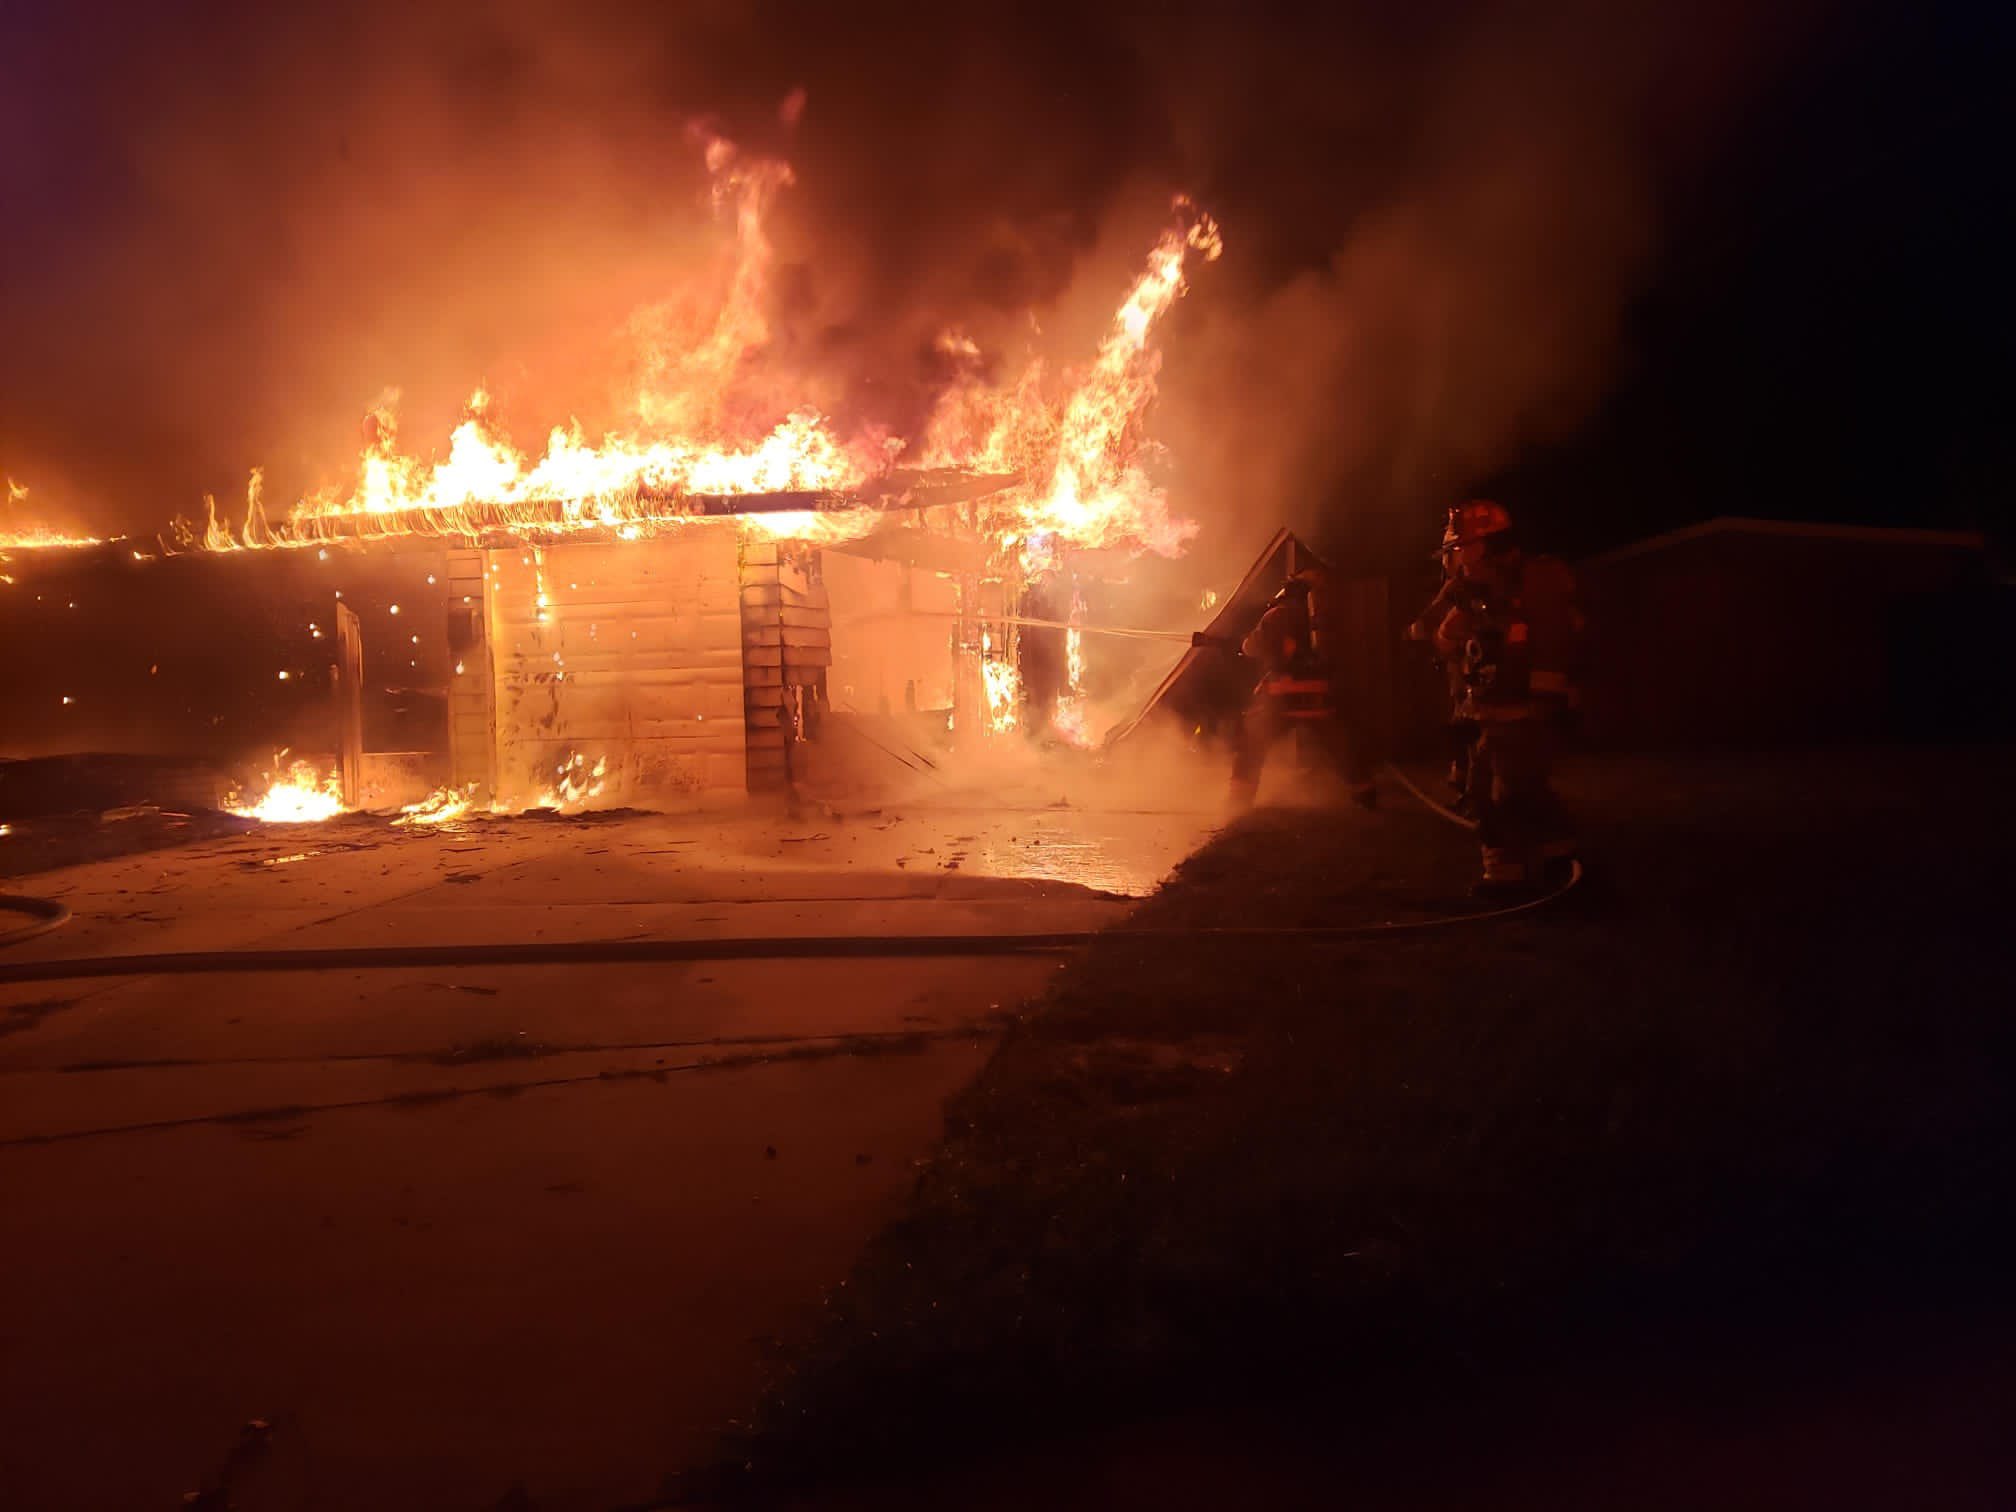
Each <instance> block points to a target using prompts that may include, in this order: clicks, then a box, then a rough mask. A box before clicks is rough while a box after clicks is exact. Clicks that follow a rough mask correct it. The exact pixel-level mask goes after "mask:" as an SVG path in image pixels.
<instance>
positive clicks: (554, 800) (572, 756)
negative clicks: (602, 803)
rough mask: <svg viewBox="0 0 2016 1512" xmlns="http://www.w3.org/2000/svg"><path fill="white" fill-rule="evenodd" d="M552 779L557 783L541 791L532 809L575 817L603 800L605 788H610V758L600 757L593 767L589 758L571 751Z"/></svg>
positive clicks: (533, 802)
mask: <svg viewBox="0 0 2016 1512" xmlns="http://www.w3.org/2000/svg"><path fill="white" fill-rule="evenodd" d="M553 775H554V778H555V780H554V781H553V782H551V783H549V784H547V785H546V786H545V787H544V788H542V789H541V790H540V792H539V796H538V797H537V798H535V799H534V800H533V801H532V804H531V807H533V808H549V809H558V810H559V811H560V812H561V813H563V814H570V813H574V812H576V811H577V810H580V809H584V808H586V807H587V806H588V805H589V804H591V803H593V802H594V801H595V800H596V799H597V798H599V797H601V796H602V790H603V788H605V787H606V786H607V785H608V783H607V778H608V775H609V758H608V757H607V756H599V757H597V758H596V760H595V764H594V765H593V766H592V767H591V766H589V764H588V758H587V757H586V756H583V755H582V754H581V753H580V752H578V751H570V752H568V754H567V756H566V758H565V759H564V760H563V761H561V763H560V764H559V765H558V766H557V767H555V768H554V769H553Z"/></svg>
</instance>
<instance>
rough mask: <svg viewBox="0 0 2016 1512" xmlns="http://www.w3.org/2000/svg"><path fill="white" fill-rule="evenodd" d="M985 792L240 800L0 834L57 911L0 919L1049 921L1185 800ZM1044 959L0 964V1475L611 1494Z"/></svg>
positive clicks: (256, 930) (135, 937) (833, 1247)
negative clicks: (865, 800)
mask: <svg viewBox="0 0 2016 1512" xmlns="http://www.w3.org/2000/svg"><path fill="white" fill-rule="evenodd" d="M993 801H994V797H993V795H984V794H977V793H976V794H971V795H966V796H965V797H964V798H963V799H962V795H960V794H959V793H957V792H954V791H949V790H941V791H936V792H934V793H933V794H932V795H930V799H929V801H928V802H918V803H913V804H910V805H907V806H905V807H902V808H900V809H899V808H889V809H886V810H873V809H870V810H861V811H857V812H854V813H852V814H847V815H842V814H840V813H837V812H834V811H832V810H825V811H822V812H819V813H817V814H816V815H815V817H813V818H810V819H805V820H796V821H791V822H786V823H779V822H775V821H767V820H764V819H762V818H759V817H756V816H750V815H742V816H726V817H709V818H695V817H692V816H684V817H678V816H657V815H633V816H624V817H616V818H610V817H605V816H589V817H586V818H580V819H574V820H552V819H547V820H541V819H513V820H495V819H491V820H482V821H478V822H475V823H472V824H470V825H468V826H466V827H463V828H460V829H451V830H439V831H433V832H427V831H419V832H414V831H407V830H396V829H393V828H391V827H389V826H388V825H387V824H386V823H385V822H384V821H382V820H367V819H346V820H337V821H333V822H331V823H329V824H325V825H320V826H307V827H299V828H290V829H284V830H282V829H272V830H267V831H264V832H261V833H257V834H253V835H250V836H246V837H242V838H237V839H232V840H225V841H216V842H211V843H207V844H202V845H198V846H192V847H188V848H185V849H181V850H175V851H167V852H160V853H155V854H151V855H142V856H133V857H128V858H124V859H120V860H114V861H105V862H100V863H96V864H93V865H89V866H81V867H76V868H72V869H69V870H66V871H62V872H56V873H48V874H44V875H42V876H38V877H35V878H32V879H28V880H27V882H26V883H25V884H22V890H27V891H33V892H37V893H41V894H44V895H49V896H56V897H60V898H62V899H63V900H64V901H66V902H67V903H68V904H69V905H70V906H71V908H72V909H73V910H75V912H76V915H77V918H76V921H75V922H74V923H73V924H72V925H70V926H69V927H68V928H66V929H64V930H61V931H59V932H57V933H55V934H53V935H50V936H46V937H44V938H42V939H39V940H36V941H33V942H31V943H29V944H27V945H23V946H17V947H15V948H13V949H12V950H10V951H8V952H7V954H6V956H5V959H6V960H8V961H14V960H24V959H32V958H37V957H58V956H61V957H70V956H77V955H89V954H110V953H124V952H137V951H153V950H199V949H201V950H214V949H229V948H233V947H241V946H252V945H260V946H269V947H270V946H284V947H332V948H336V947H344V946H355V945H365V944H371V945H380V944H393V943H406V942H411V943H496V942H506V943H516V942H526V941H559V940H608V939H631V938H637V939H658V938H679V939H684V938H705V937H709V936H737V937H740V936H749V935H790V934H863V933H899V934H910V933H950V934H967V933H990V932H997V931H1026V930H1056V929H1079V928H1090V927H1098V926H1100V925H1103V924H1105V923H1107V922H1110V921H1111V920H1113V919H1115V918H1117V917H1119V916H1120V915H1121V914H1123V913H1124V912H1125V910H1126V908H1127V907H1128V896H1127V895H1130V894H1132V895H1138V894H1140V893H1142V892H1145V891H1147V890H1148V889H1150V888H1152V886H1153V885H1154V883H1155V882H1156V881H1157V880H1158V879H1159V878H1160V877H1161V876H1162V875H1163V874H1165V873H1166V872H1167V870H1168V869H1169V868H1170V867H1171V866H1172V865H1173V864H1174V862H1175V861H1176V860H1178V859H1180V858H1181V857H1182V856H1183V855H1184V854H1186V853H1187V852H1188V851H1189V850H1190V849H1192V848H1193V847H1194V845H1195V844H1196V843H1197V841H1198V840H1199V839H1200V838H1201V836H1202V834H1203V833H1204V831H1205V829H1206V827H1207V824H1208V820H1207V818H1206V817H1204V816H1202V815H1180V814H1168V813H1143V812H1129V811H1126V810H1125V808H1124V806H1121V805H1116V804H1113V803H1110V802H1109V803H1107V804H1105V805H1104V806H1103V807H1099V808H1086V807H1083V806H1073V805H1070V804H1064V803H1060V802H1057V801H1055V800H1052V801H1050V802H1042V801H1040V795H1023V797H1022V798H1021V800H1020V802H1021V806H1020V807H1016V808H1009V809H996V808H990V807H989V806H988V805H989V804H990V803H991V802H993ZM1055 969H1056V963H1055V961H1054V960H1052V959H1048V958H1041V957H989V958H984V959H907V960H906V959H883V960H872V959H871V960H846V961H784V960H776V961H761V960H753V961H721V962H695V963H691V964H676V965H652V966H640V965H634V964H633V965H586V966H569V967H557V966H545V967H521V968H512V969H502V968H482V967H463V968H456V969H452V970H426V971H416V970H375V971H359V970H352V969H331V970H326V971H318V972H312V973H311V972H301V973H268V974H258V975H217V976H173V977H153V978H138V979H114V980H109V981H108V980H91V981H74V982H50V983H42V984H34V985H14V986H7V987H0V1089H4V1090H0V1211H4V1212H5V1213H6V1214H7V1223H6V1232H5V1238H4V1240H0V1286H4V1292H0V1295H4V1297H5V1299H6V1306H5V1308H4V1311H0V1423H4V1434H0V1504H4V1505H8V1506H19V1507H24V1508H27V1507H34V1508H38V1509H50V1512H56V1509H65V1508H80V1509H81V1508H92V1509H98V1508H107V1507H121V1508H124V1507H134V1508H145V1507H164V1508H166V1507H172V1506H176V1505H178V1504H179V1499H180V1498H181V1496H182V1495H183V1493H185V1492H188V1491H191V1490H196V1489H199V1488H205V1487H216V1486H218V1485H220V1484H228V1486H229V1488H230V1495H231V1497H232V1499H233V1501H234V1502H235V1504H236V1505H238V1506H240V1507H241V1508H244V1509H248V1512H260V1509H267V1508H297V1507H302V1508H305V1507H320V1508H352V1507H362V1506H370V1507H375V1508H387V1509H392V1508H408V1507H410V1508H426V1509H429V1512H448V1509H456V1508H465V1507H466V1508H485V1507H494V1506H498V1505H500V1504H503V1505H528V1504H529V1505H531V1506H535V1507H539V1508H577V1507H605V1506H610V1505H620V1504H623V1503H626V1502H636V1501H640V1500H644V1499H647V1498H648V1497H650V1496H651V1494H652V1493H653V1492H654V1490H655V1489H656V1487H657V1485H658V1484H659V1481H660V1479H661V1477H662V1476H663V1475H664V1474H665V1473H666V1472H668V1471H670V1470H672V1469H675V1468H677V1467H679V1466H680V1465H682V1464H684V1463H688V1462H690V1461H691V1460H692V1459H693V1458H694V1457H696V1456H697V1455H700V1454H702V1453H704V1452H705V1451H706V1450H707V1448H708V1447H709V1445H710V1443H711V1439H712V1435H713V1433H714V1432H715V1431H716V1430H717V1429H718V1428H719V1427H720V1426H721V1425H722V1424H723V1423H724V1422H725V1421H726V1420H728V1419H730V1418H732V1417H734V1416H735V1415H736V1414H737V1413H738V1412H739V1411H740V1410H741V1409H743V1408H744V1407H745V1406H746V1405H747V1403H748V1402H749V1401H750V1399H751V1397H752V1395H753V1393H754V1391H755V1389H756V1387H757V1385H758V1382H759V1380H760V1378H761V1375H762V1372H763V1370H764V1368H765V1362H766V1359H767V1357H768V1355H769V1353H770V1352H771V1351H772V1350H773V1349H774V1348H775V1347H776V1345H777V1344H778V1343H779V1342H782V1341H789V1340H791V1339H792V1338H794V1337H796V1336H798V1335H799V1334H800V1332H801V1331H802V1330H803V1328H804V1327H805V1326H806V1325H807V1323H808V1321H809V1318H810V1316H811V1314H812V1310H813V1309H814V1307H815V1306H816V1303H817V1301H818V1299H819V1297H820V1295H821V1294H822V1292H823V1291H824V1290H826V1289H828V1288H830V1287H832V1286H834V1285H836V1284H838V1283H840V1282H841V1281H842V1280H843V1278H844V1277H845V1275H846V1272H847V1269H848V1266H849V1264H850V1262H851V1260H852V1257H853V1256H854V1254H855V1253H856V1252H857V1251H858V1249H859V1247H860V1246H861V1245H862V1244H863V1243H864V1242H865V1240H866V1239H867V1238H868V1236H869V1235H870V1234H871V1233H872V1232H873V1231H874V1229H875V1228H876V1227H877V1225H878V1224H879V1223H881V1222H882V1221H883V1220H884V1219H885V1218H886V1217H887V1216H888V1215H889V1214H890V1213H891V1212H892V1211H893V1210H894V1208H895V1207H896V1205H897V1204H898V1203H899V1202H900V1200H901V1198H902V1196H903V1194H904V1192H905V1191H906V1190H907V1187H908V1184H909V1182H910V1180H911V1175H912V1169H913V1165H914V1163H915V1162H916V1161H917V1160H918V1159H919V1158H920V1157H921V1156H922V1155H923V1153H924V1152H925V1151H926V1150H927V1149H928V1148H929V1146H930V1144H931V1142H932V1140H933V1139H934V1138H935V1136H936V1134H937V1131H938V1122H939V1110H940V1107H941V1105H942V1103H943V1100H944V1099H945V1097H946V1096H947V1095H948V1094H949V1093H950V1092H952V1091H953V1090H955V1089H956V1088H957V1087H959V1086H960V1085H961V1084H962V1083H963V1082H964V1081H965V1080H966V1079H967V1078H968V1077H969V1076H970V1075H971V1074H972V1073H973V1072H974V1071H975V1070H976V1069H977V1067H978V1066H979V1065H980V1063H981V1061H982V1060H983V1058H984V1057H985V1055H986V1053H987V1051H988V1047H989V1043H990V1039H991V1035H992V1033H993V1021H994V1018H995V1016H996V1015H999V1014H1001V1013H1004V1012H1008V1011H1012V1010H1013V1009H1014V1007H1015V1006H1016V1004H1017V1003H1018V1002H1019V1001H1020V1000H1021V999H1022V998H1024V997H1025V996H1027V995H1029V994H1030V993H1032V992H1034V991H1036V990H1038V989H1039V988H1040V987H1041V986H1042V984H1043V981H1044V979H1045V977H1046V976H1047V974H1048V973H1049V972H1051V971H1053V970H1055ZM255 1420H257V1421H258V1422H259V1423H262V1424H264V1425H267V1426H265V1427H263V1428H248V1427H247V1425H248V1424H250V1423H253V1422H254V1421H255ZM521 1495H522V1496H524V1497H529V1503H527V1502H524V1501H518V1500H513V1498H516V1497H519V1496H521ZM219 1504H220V1505H221V1503H219Z"/></svg>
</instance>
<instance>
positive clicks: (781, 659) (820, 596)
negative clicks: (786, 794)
mask: <svg viewBox="0 0 2016 1512" xmlns="http://www.w3.org/2000/svg"><path fill="white" fill-rule="evenodd" d="M832 661H833V641H832V631H831V611H830V609H829V606H828V603H827V598H826V583H825V580H824V576H823V574H822V572H821V563H820V554H819V553H818V551H816V550H814V549H811V548H805V547H797V548H794V547H790V546H780V545H779V544H778V543H776V542H774V541H750V542H746V543H745V544H744V545H743V548H742V686H743V721H744V727H745V729H746V731H747V737H746V738H747V762H748V768H747V770H748V786H749V791H750V792H752V793H764V792H776V791H778V790H780V789H782V788H784V787H785V786H787V785H788V783H789V781H790V766H789V744H790V740H791V738H792V734H793V731H792V729H791V727H790V723H789V718H790V714H789V710H790V708H791V706H792V704H793V699H792V698H791V697H790V696H789V693H788V690H790V689H794V688H795V689H798V690H799V694H798V698H799V700H800V701H801V702H800V707H801V708H802V700H804V699H807V698H809V699H811V700H813V701H814V702H823V701H824V697H825V686H826V669H827V668H828V667H829V666H830V665H832Z"/></svg>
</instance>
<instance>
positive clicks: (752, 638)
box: [742, 625, 833, 650]
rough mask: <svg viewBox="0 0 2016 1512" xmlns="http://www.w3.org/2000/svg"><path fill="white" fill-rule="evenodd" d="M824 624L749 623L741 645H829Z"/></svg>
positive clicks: (746, 647)
mask: <svg viewBox="0 0 2016 1512" xmlns="http://www.w3.org/2000/svg"><path fill="white" fill-rule="evenodd" d="M832 644H833V637H832V636H831V635H829V634H827V632H826V627H825V626H824V625H751V626H749V628H747V629H746V630H744V631H743V632H742V646H743V649H744V650H747V649H748V648H749V647H751V646H831V645H832Z"/></svg>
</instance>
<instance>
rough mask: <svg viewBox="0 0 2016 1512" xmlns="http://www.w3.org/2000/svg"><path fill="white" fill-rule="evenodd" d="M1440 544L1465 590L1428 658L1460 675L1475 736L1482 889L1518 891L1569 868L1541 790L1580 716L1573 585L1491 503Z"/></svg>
mask: <svg viewBox="0 0 2016 1512" xmlns="http://www.w3.org/2000/svg"><path fill="white" fill-rule="evenodd" d="M1444 539H1445V540H1447V541H1448V542H1449V545H1450V549H1451V552H1452V554H1453V556H1454V558H1455V566H1456V573H1457V576H1458V577H1459V578H1460V579H1461V581H1462V583H1463V585H1464V590H1465V591H1464V594H1463V597H1462V599H1461V601H1460V602H1458V603H1457V604H1456V605H1455V606H1454V607H1452V608H1451V609H1450V610H1449V612H1448V613H1447V614H1446V615H1444V617H1443V619H1442V623H1441V624H1440V625H1438V626H1437V627H1436V630H1435V647H1436V649H1437V650H1438V651H1439V652H1440V653H1441V654H1442V656H1443V657H1444V659H1445V660H1447V661H1450V662H1452V663H1454V664H1455V665H1456V666H1457V667H1458V668H1459V670H1460V674H1461V678H1462V686H1463V700H1462V703H1461V705H1460V706H1459V708H1458V714H1459V716H1460V717H1462V718H1465V719H1470V720H1474V721H1475V722H1476V726H1477V732H1478V733H1477V741H1476V745H1475V747H1474V752H1473V755H1472V758H1471V759H1472V768H1473V769H1472V774H1471V782H1470V793H1471V796H1472V797H1473V799H1474V801H1475V805H1476V813H1477V831H1478V839H1479V840H1480V841H1481V842H1482V844H1483V852H1484V856H1483V861H1484V869H1483V880H1482V890H1484V891H1486V892H1489V893H1499V892H1518V891H1523V890H1525V889H1528V888H1532V887H1534V886H1536V885H1539V884H1541V883H1543V882H1545V881H1547V880H1550V879H1551V878H1552V876H1553V875H1554V874H1556V873H1557V872H1560V871H1563V870H1565V869H1566V868H1567V867H1568V866H1569V865H1570V864H1571V863H1572V862H1573V861H1574V859H1575V838H1574V832H1573V830H1572V828H1571V827H1570V825H1569V822H1568V816H1567V813H1566V811H1565V810H1563V808H1562V807H1561V802H1560V800H1559V799H1558V798H1556V797H1555V795H1554V790H1553V787H1552V785H1551V783H1550V775H1551V771H1552V767H1553V755H1554V745H1555V741H1556V739H1557V737H1558V732H1559V731H1560V729H1561V728H1562V727H1563V726H1564V725H1565V724H1566V723H1567V722H1568V720H1569V719H1570V718H1571V717H1572V715H1573V713H1574V711H1575V709H1576V706H1577V696H1576V691H1575V685H1574V682H1573V681H1572V678H1571V672H1572V669H1573V666H1574V662H1575V652H1576V646H1577V643H1578V641H1579V639H1580V636H1581V632H1582V615H1581V611H1580V610H1579V609H1578V608H1577V606H1576V603H1575V579H1574V575H1573V574H1572V573H1571V572H1570V571H1569V569H1568V567H1567V565H1566V564H1565V563H1563V562H1561V561H1560V560H1559V559H1558V558H1555V557H1550V556H1527V555H1525V554H1524V553H1523V552H1522V551H1521V550H1520V549H1519V544H1518V540H1517V536H1516V534H1515V532H1514V530H1513V524H1512V516H1511V515H1510V514H1509V513H1508V512H1507V511H1506V510H1505V508H1504V506H1502V505H1500V504H1495V503H1492V502H1491V501H1489V500H1484V499H1478V500H1472V501H1471V502H1469V503H1467V504H1459V505H1457V506H1456V507H1455V508H1454V509H1452V510H1450V512H1449V529H1448V531H1447V532H1446V534H1445V537H1444Z"/></svg>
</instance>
